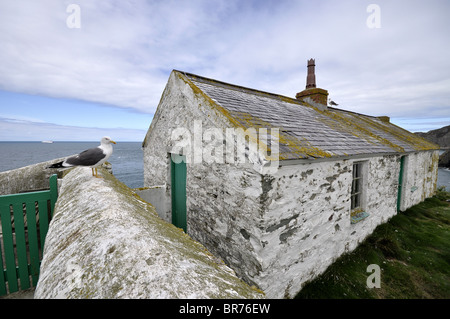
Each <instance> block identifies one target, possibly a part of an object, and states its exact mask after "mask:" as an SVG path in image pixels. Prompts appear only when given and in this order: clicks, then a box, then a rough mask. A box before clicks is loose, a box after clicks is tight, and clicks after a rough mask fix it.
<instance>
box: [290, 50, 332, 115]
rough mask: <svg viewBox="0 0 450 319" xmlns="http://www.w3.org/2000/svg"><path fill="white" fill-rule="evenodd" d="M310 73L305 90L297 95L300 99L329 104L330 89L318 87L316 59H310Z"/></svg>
mask: <svg viewBox="0 0 450 319" xmlns="http://www.w3.org/2000/svg"><path fill="white" fill-rule="evenodd" d="M307 66H308V74H307V76H306V88H305V90H303V91H301V92H298V93H297V94H296V95H295V97H296V98H297V99H298V100H305V102H308V101H313V102H314V103H319V104H322V105H325V109H326V106H327V104H328V91H327V90H324V89H321V88H317V87H316V74H315V67H316V61H315V60H314V59H310V60H308V64H307Z"/></svg>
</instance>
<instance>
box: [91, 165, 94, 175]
mask: <svg viewBox="0 0 450 319" xmlns="http://www.w3.org/2000/svg"><path fill="white" fill-rule="evenodd" d="M91 170H92V176H95V175H94V168H93V167H91Z"/></svg>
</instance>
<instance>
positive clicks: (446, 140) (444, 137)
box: [415, 125, 450, 149]
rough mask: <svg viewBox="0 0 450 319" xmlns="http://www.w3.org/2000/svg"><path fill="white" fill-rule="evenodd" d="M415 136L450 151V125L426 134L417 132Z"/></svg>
mask: <svg viewBox="0 0 450 319" xmlns="http://www.w3.org/2000/svg"><path fill="white" fill-rule="evenodd" d="M415 134H417V135H419V136H420V137H423V138H424V139H426V140H428V141H430V142H433V143H436V144H438V145H439V146H440V147H441V149H450V125H447V126H444V127H441V128H440V129H437V130H432V131H428V132H426V133H423V132H417V133H415Z"/></svg>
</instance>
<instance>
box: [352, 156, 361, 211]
mask: <svg viewBox="0 0 450 319" xmlns="http://www.w3.org/2000/svg"><path fill="white" fill-rule="evenodd" d="M362 168H363V163H362V162H358V163H354V164H353V180H352V193H351V195H350V196H351V210H352V211H354V210H357V209H358V208H359V209H362V207H361V206H362V205H361V201H362V191H363V170H362Z"/></svg>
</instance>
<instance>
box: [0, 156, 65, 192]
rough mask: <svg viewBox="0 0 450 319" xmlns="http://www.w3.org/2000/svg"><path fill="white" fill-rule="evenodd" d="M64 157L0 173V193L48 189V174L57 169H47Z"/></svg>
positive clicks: (53, 172)
mask: <svg viewBox="0 0 450 319" xmlns="http://www.w3.org/2000/svg"><path fill="white" fill-rule="evenodd" d="M63 159H64V158H59V159H54V160H51V161H48V162H42V163H37V164H33V165H29V166H25V167H21V168H17V169H13V170H9V171H5V172H1V173H0V195H7V194H16V193H20V192H23V191H29V190H37V189H48V188H49V179H50V176H51V175H53V174H56V173H57V170H54V169H47V168H46V167H48V166H49V165H51V164H53V163H54V162H58V161H62V160H63Z"/></svg>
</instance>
